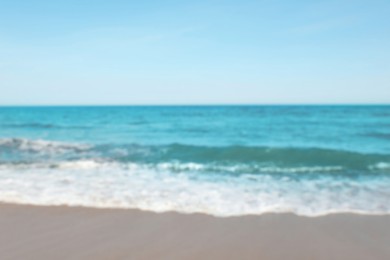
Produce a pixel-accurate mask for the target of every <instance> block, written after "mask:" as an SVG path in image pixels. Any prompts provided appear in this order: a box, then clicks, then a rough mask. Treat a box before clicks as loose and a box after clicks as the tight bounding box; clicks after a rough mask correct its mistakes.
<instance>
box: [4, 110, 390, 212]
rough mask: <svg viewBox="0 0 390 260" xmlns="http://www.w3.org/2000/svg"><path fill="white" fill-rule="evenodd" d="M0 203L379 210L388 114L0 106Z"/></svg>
mask: <svg viewBox="0 0 390 260" xmlns="http://www.w3.org/2000/svg"><path fill="white" fill-rule="evenodd" d="M0 202H10V203H27V204H34V205H71V206H73V205H78V206H90V207H107V208H136V209H143V210H151V211H156V212H163V211H178V212H184V213H192V212H201V213H206V214H211V215H215V216H235V215H246V214H262V213H266V212H293V213H296V214H298V215H305V216H318V215H323V214H328V213H337V212H355V213H365V214H390V106H118V107H109V106H106V107H1V108H0Z"/></svg>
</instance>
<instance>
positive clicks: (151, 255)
mask: <svg viewBox="0 0 390 260" xmlns="http://www.w3.org/2000/svg"><path fill="white" fill-rule="evenodd" d="M0 259H1V260H6V259H39V260H43V259H50V260H52V259H300V260H304V259H343V260H345V259H353V260H358V259H364V260H372V259H390V216H361V215H352V214H351V215H350V214H345V215H344V214H342V215H330V216H326V217H317V218H307V217H298V216H295V215H292V214H266V215H262V216H247V217H232V218H215V217H211V216H207V215H201V214H192V215H182V214H176V213H163V214H155V213H149V212H141V211H137V210H106V209H87V208H69V207H36V206H20V205H7V204H1V205H0Z"/></svg>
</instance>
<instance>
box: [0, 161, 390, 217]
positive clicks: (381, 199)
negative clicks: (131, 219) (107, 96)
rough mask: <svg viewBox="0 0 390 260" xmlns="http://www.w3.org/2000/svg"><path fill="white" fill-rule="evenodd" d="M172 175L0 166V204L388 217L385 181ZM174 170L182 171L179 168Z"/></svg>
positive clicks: (84, 164) (80, 165) (113, 167)
mask: <svg viewBox="0 0 390 260" xmlns="http://www.w3.org/2000/svg"><path fill="white" fill-rule="evenodd" d="M183 167H186V169H188V168H190V169H193V172H191V171H189V172H188V171H185V172H182V171H180V170H178V171H175V172H172V171H171V166H170V165H169V164H161V165H159V166H158V167H157V168H156V167H154V168H153V167H150V165H147V164H144V165H140V164H135V163H128V164H119V163H115V162H103V161H98V160H79V161H73V162H58V163H57V164H56V165H52V166H51V167H48V166H47V165H44V164H35V165H7V166H4V167H0V201H3V202H10V203H28V204H35V205H70V206H88V207H103V208H136V209H142V210H150V211H155V212H164V211H178V212H183V213H194V212H200V213H206V214H211V215H215V216H238V215H247V214H262V213H267V212H294V213H296V214H299V215H305V216H318V215H323V214H328V213H335V212H358V213H366V214H390V204H389V201H390V189H389V187H390V178H389V177H378V178H371V177H370V178H369V177H362V178H366V179H361V178H346V177H344V178H333V177H331V176H330V175H325V176H323V177H318V178H294V177H293V176H289V175H285V176H280V175H272V174H241V175H239V176H229V175H221V174H201V173H199V172H198V171H197V169H198V170H199V167H201V165H200V164H194V163H190V164H187V165H184V166H183ZM179 168H180V167H179Z"/></svg>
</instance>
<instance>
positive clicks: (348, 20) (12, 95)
mask: <svg viewBox="0 0 390 260" xmlns="http://www.w3.org/2000/svg"><path fill="white" fill-rule="evenodd" d="M226 103H230V104H232V103H234V104H239V103H244V104H248V103H251V104H269V103H390V1H389V0H382V1H380V0H366V1H360V0H337V1H332V0H329V1H315V0H312V1H309V0H294V1H293V0H274V1H271V0H264V1H261V0H257V1H251V0H241V1H238V0H237V1H214V0H207V1H206V0H197V1H195V0H192V1H184V0H182V1H170V0H158V1H157V0H156V1H153V0H149V1H147V0H145V1H140V0H138V1H132V0H127V1H125V0H123V1H121V0H90V1H87V0H66V1H65V0H64V1H53V0H25V1H21V0H0V105H12V104H13V105H18V104H21V105H29V104H49V105H50V104H57V105H63V104H226Z"/></svg>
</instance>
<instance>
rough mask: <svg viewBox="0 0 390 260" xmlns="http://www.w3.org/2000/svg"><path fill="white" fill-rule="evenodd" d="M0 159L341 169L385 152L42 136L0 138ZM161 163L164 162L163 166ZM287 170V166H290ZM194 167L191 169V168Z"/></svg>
mask: <svg viewBox="0 0 390 260" xmlns="http://www.w3.org/2000/svg"><path fill="white" fill-rule="evenodd" d="M0 152H1V153H2V154H3V156H2V157H0V163H3V164H4V163H9V162H12V163H15V162H16V163H18V162H19V163H20V162H21V163H25V162H31V163H36V162H41V161H43V162H50V163H52V162H56V161H57V162H58V161H64V160H68V161H78V160H98V161H107V162H118V163H123V164H126V163H138V164H145V165H146V164H148V165H154V166H155V167H157V166H161V165H170V167H171V170H173V171H175V170H177V171H179V170H183V169H186V168H187V166H188V165H202V167H200V168H201V169H203V170H204V171H216V172H218V171H219V172H223V171H226V172H232V171H231V169H236V172H249V173H255V172H259V173H261V172H265V171H267V172H341V171H348V170H355V171H356V170H361V171H364V170H385V169H387V168H386V167H376V165H380V164H382V165H383V164H390V155H387V154H363V153H358V152H352V151H345V150H332V149H324V148H296V147H260V146H221V147H216V146H214V147H213V146H194V145H185V144H171V145H139V144H120V145H118V144H106V145H89V144H78V143H64V142H54V141H45V140H29V139H18V138H8V139H0ZM164 163H165V164H164ZM291 169H292V170H291ZM192 170H193V169H192Z"/></svg>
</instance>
